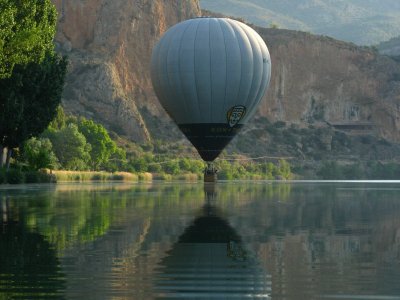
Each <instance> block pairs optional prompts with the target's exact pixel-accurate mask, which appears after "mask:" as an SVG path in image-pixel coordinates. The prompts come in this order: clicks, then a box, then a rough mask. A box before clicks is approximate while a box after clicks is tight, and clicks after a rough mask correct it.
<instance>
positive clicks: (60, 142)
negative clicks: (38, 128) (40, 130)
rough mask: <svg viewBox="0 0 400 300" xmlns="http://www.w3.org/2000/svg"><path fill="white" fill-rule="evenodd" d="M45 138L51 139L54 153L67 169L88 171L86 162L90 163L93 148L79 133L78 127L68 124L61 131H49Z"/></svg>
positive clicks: (44, 135)
mask: <svg viewBox="0 0 400 300" xmlns="http://www.w3.org/2000/svg"><path fill="white" fill-rule="evenodd" d="M43 137H47V138H49V139H50V141H51V143H52V144H53V150H54V153H55V154H56V156H57V158H58V160H59V162H60V163H61V165H62V166H63V167H64V168H65V169H67V170H84V169H87V164H86V162H88V161H90V151H91V146H90V144H89V143H87V141H86V138H85V136H84V135H83V134H82V133H80V132H79V130H78V126H76V125H75V124H68V126H66V127H64V128H62V129H61V130H48V131H46V132H45V133H44V134H43Z"/></svg>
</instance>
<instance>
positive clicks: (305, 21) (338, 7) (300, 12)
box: [200, 0, 400, 45]
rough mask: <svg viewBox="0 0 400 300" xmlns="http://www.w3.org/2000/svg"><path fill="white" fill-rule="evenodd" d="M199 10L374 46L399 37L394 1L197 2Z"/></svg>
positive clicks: (399, 15) (399, 7)
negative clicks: (199, 6)
mask: <svg viewBox="0 0 400 300" xmlns="http://www.w3.org/2000/svg"><path fill="white" fill-rule="evenodd" d="M200 5H201V8H202V9H206V10H209V11H213V12H218V13H222V14H225V15H229V16H235V17H240V18H243V19H244V20H246V21H247V22H250V23H254V24H256V25H258V26H263V27H271V26H275V25H277V26H279V27H280V28H286V29H293V30H301V31H308V32H312V33H314V34H321V35H327V36H331V37H334V38H336V39H339V40H343V41H348V42H353V43H355V44H358V45H375V44H378V43H379V42H382V41H386V40H389V39H390V38H392V37H395V36H397V35H398V34H399V28H400V1H398V0H380V1H377V0H218V1H215V0H201V1H200Z"/></svg>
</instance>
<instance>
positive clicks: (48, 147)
mask: <svg viewBox="0 0 400 300" xmlns="http://www.w3.org/2000/svg"><path fill="white" fill-rule="evenodd" d="M23 153H24V154H23V156H24V158H25V160H26V161H27V163H28V165H29V166H30V167H31V168H32V169H34V170H39V169H41V168H50V169H54V168H55V167H56V166H57V163H58V162H57V157H56V156H55V154H54V152H53V145H52V144H51V142H50V140H49V139H47V138H42V139H37V138H35V137H33V138H30V139H29V140H27V141H26V142H25V143H24V147H23Z"/></svg>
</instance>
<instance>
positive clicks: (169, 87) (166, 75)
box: [165, 37, 174, 120]
mask: <svg viewBox="0 0 400 300" xmlns="http://www.w3.org/2000/svg"><path fill="white" fill-rule="evenodd" d="M171 43H172V37H170V38H169V40H168V47H167V55H166V57H165V77H166V79H167V80H166V81H167V82H166V83H167V86H168V88H167V91H168V95H167V98H168V99H171V98H172V97H170V96H171V86H170V83H169V74H168V54H169V49H170V46H171ZM170 101H171V100H170ZM170 101H167V103H168V106H169V109H171V103H170ZM167 113H168V115H169V116H170V117H171V118H172V116H171V112H170V111H167ZM172 119H173V120H174V118H172Z"/></svg>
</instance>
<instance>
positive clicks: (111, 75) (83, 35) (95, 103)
mask: <svg viewBox="0 0 400 300" xmlns="http://www.w3.org/2000/svg"><path fill="white" fill-rule="evenodd" d="M53 2H54V4H55V5H56V7H57V10H58V12H59V23H58V30H57V36H56V45H57V49H58V50H59V51H60V52H61V53H63V54H66V55H68V57H69V60H70V70H69V74H68V78H67V82H66V86H65V92H64V95H63V105H64V107H65V109H66V110H67V111H68V112H71V113H74V114H78V115H85V116H87V117H90V118H94V119H96V120H97V121H99V122H101V123H103V124H105V125H106V126H107V127H108V128H109V129H112V130H114V131H116V132H118V133H119V134H122V135H126V136H127V137H128V138H130V139H132V140H134V141H138V142H144V141H147V140H149V139H150V138H151V136H150V133H149V131H148V125H147V124H146V120H145V119H144V117H143V115H144V114H145V113H147V114H149V112H150V114H152V115H155V116H160V115H161V116H162V117H163V118H164V119H165V120H168V119H167V117H166V115H165V114H164V112H163V111H162V110H161V108H160V106H159V104H158V102H157V100H156V98H155V95H154V93H153V90H152V85H151V81H150V74H149V64H150V56H151V51H152V48H153V46H154V44H155V43H156V41H157V40H158V39H159V37H160V35H162V34H163V33H164V32H165V31H166V29H168V28H169V27H170V26H172V25H174V24H175V23H178V22H180V21H182V20H185V19H188V18H193V17H196V16H199V15H200V9H199V4H198V2H197V0H168V1H165V0H130V1H115V0H68V1H67V0H54V1H53Z"/></svg>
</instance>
